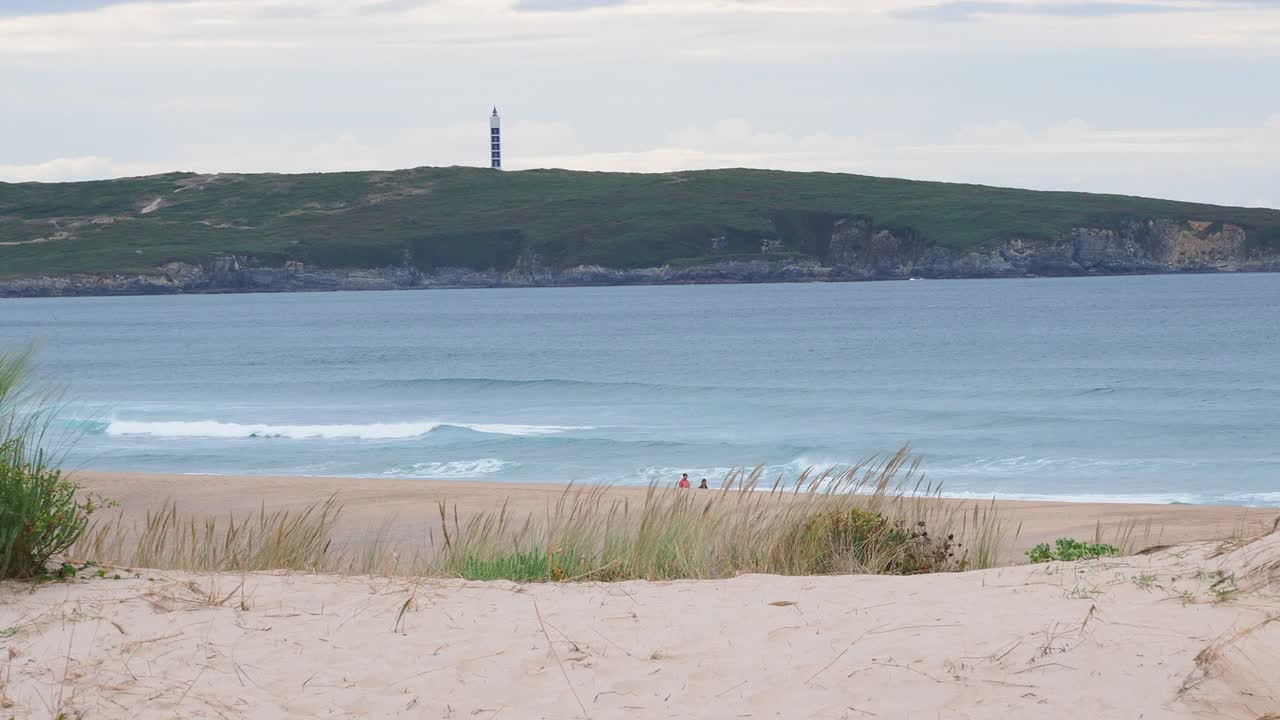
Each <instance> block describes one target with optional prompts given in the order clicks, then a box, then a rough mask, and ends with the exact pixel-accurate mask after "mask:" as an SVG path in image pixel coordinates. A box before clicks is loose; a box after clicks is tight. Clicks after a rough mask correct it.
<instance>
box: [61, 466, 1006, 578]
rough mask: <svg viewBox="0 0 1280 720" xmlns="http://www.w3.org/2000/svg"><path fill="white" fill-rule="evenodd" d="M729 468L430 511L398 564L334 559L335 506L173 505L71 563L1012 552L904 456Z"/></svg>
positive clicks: (816, 563) (818, 559)
mask: <svg viewBox="0 0 1280 720" xmlns="http://www.w3.org/2000/svg"><path fill="white" fill-rule="evenodd" d="M763 482H764V478H763V470H762V469H760V468H757V469H756V470H753V471H749V472H748V471H737V472H734V473H732V474H730V476H729V477H727V478H726V480H725V482H724V483H723V485H722V487H721V488H719V489H717V490H683V491H680V490H674V489H669V488H660V487H657V486H651V487H650V488H649V489H648V491H647V492H646V493H645V495H644V497H643V499H641V500H639V501H636V500H633V499H632V498H629V497H618V496H616V495H613V494H611V493H610V492H609V488H607V487H599V486H592V487H573V486H571V487H569V488H567V489H566V490H565V491H564V492H563V493H562V494H561V495H560V496H559V497H558V498H557V499H556V500H555V501H554V502H553V503H550V504H549V505H548V507H547V508H546V510H545V511H544V512H542V513H534V514H526V515H523V516H517V515H516V514H513V513H511V512H509V511H508V509H507V508H506V507H505V506H504V507H503V508H502V509H500V510H498V511H496V512H482V513H478V514H471V515H466V514H464V511H463V510H460V509H459V508H458V507H456V506H452V505H446V504H444V503H441V504H440V505H439V507H438V512H439V513H440V520H441V528H442V529H443V534H442V536H441V537H440V538H438V539H435V540H433V541H432V542H430V543H425V544H424V545H423V546H422V547H418V548H413V549H412V550H411V552H410V553H408V554H402V552H397V551H403V548H393V547H392V546H391V544H390V543H388V542H387V541H386V540H385V535H384V534H383V533H377V534H375V535H374V537H373V539H372V540H371V541H368V542H364V543H362V544H361V545H360V546H359V547H355V548H349V547H339V546H338V545H337V544H335V543H334V542H333V541H332V540H331V537H332V531H333V528H334V525H335V523H336V521H337V519H338V516H339V513H340V512H341V508H340V507H339V505H338V503H337V500H336V499H335V498H329V499H328V500H326V501H325V502H323V503H318V504H316V505H313V506H311V507H310V508H307V509H305V510H303V511H302V512H300V513H287V512H276V513H268V512H266V511H265V510H263V511H261V512H259V513H258V514H257V515H256V516H253V517H244V518H237V517H234V516H232V517H228V518H226V519H217V518H195V517H186V516H182V515H180V514H179V513H178V512H177V509H176V508H174V507H173V506H172V505H169V506H166V508H165V509H164V510H162V511H160V512H157V513H149V514H148V515H147V516H146V518H145V520H144V521H143V522H142V523H141V524H140V525H138V526H131V525H129V524H128V523H127V522H126V521H125V520H124V519H123V517H115V518H111V519H107V520H105V521H103V522H100V523H97V524H95V525H94V526H93V527H92V528H91V529H90V530H89V532H87V533H86V534H85V536H84V538H83V539H82V540H81V541H80V542H79V543H77V544H76V546H75V547H73V548H72V549H71V551H70V553H69V555H70V556H71V557H73V558H74V559H76V560H77V561H87V562H96V563H99V564H110V565H120V566H128V567H148V568H156V569H175V570H202V571H243V570H272V569H287V570H301V571H315V572H338V573H349V574H358V575H389V574H407V575H419V576H430V577H461V578H465V579H469V580H512V581H516V582H566V581H581V580H593V581H618V580H672V579H684V578H725V577H732V576H734V575H738V574H742V573H770V574H779V575H825V574H840V573H870V574H917V573H928V572H949V571H958V570H965V569H973V568H983V567H990V566H991V565H993V564H994V563H995V561H996V558H997V557H998V556H999V554H1000V547H1001V545H1002V544H1003V543H1004V542H1005V540H1006V539H1007V535H1008V533H1007V532H1006V527H1005V525H1004V524H1003V523H1002V522H1001V520H1000V519H999V517H998V515H997V513H996V511H995V508H994V506H987V505H978V504H975V505H974V506H973V507H972V508H970V507H968V506H966V505H961V504H958V503H940V502H935V500H937V499H938V496H939V492H938V490H939V489H938V488H937V487H936V486H932V485H930V484H928V482H927V481H926V480H925V478H924V476H923V474H922V473H920V469H919V463H918V461H915V460H913V459H912V458H911V457H910V455H909V453H908V451H907V450H906V449H905V448H904V449H903V450H900V451H899V452H897V453H895V454H894V455H892V456H889V457H886V458H880V459H871V460H868V461H867V462H864V463H861V464H859V465H857V466H854V467H847V468H835V469H830V470H826V471H823V472H816V471H807V472H805V473H803V474H801V475H800V477H798V478H796V479H795V480H793V481H790V482H784V480H783V478H778V479H776V480H775V481H774V482H773V483H772V484H770V485H769V486H768V487H764V486H763Z"/></svg>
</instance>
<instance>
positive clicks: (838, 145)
mask: <svg viewBox="0 0 1280 720" xmlns="http://www.w3.org/2000/svg"><path fill="white" fill-rule="evenodd" d="M1277 88H1280V0H1006V1H1001V0H149V1H146V2H139V1H136V0H0V180H3V181H11V182H12V181H66V180H86V179H99V178H110V177H120V176H130V175H143V174H150V173H158V172H168V171H174V170H182V171H195V172H316V171H334V170H368V169H392V168H404V167H416V166H420V165H476V166H487V164H488V134H489V128H488V116H489V112H490V111H491V109H492V107H493V106H495V105H496V106H497V107H498V108H499V110H500V112H501V113H502V118H503V139H504V144H503V155H504V165H505V167H506V168H507V169H509V170H519V169H527V168H537V167H562V168H573V169H582V170H613V171H635V172H656V171H672V170H685V169H697V168H717V167H761V168H776V169H783V170H822V171H831V172H850V173H859V174H866V175H883V176H891V177H907V178H914V179H928V180H944V181H951V182H975V183H983V184H989V185H1003V186H1013V187H1026V188H1034V189H1058V190H1083V191H1091V192H1110V193H1123V194H1133V195H1148V196H1155V197H1167V198H1173V199H1179V200H1191V201H1199V202H1210V203H1219V204H1228V205H1248V206H1264V207H1274V208H1280V90H1277Z"/></svg>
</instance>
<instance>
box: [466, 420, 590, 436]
mask: <svg viewBox="0 0 1280 720" xmlns="http://www.w3.org/2000/svg"><path fill="white" fill-rule="evenodd" d="M458 427H464V428H467V429H468V430H474V431H476V432H478V433H487V434H492V435H515V436H518V437H540V436H544V435H559V434H560V433H566V432H572V431H574V430H594V429H595V428H592V427H590V426H585V425H507V424H502V423H471V424H459V425H458Z"/></svg>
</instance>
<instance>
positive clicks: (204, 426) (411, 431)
mask: <svg viewBox="0 0 1280 720" xmlns="http://www.w3.org/2000/svg"><path fill="white" fill-rule="evenodd" d="M445 426H452V427H460V428H466V429H468V430H472V431H475V432H479V433H486V434H495V435H513V436H518V437H539V436H545V435H558V434H560V433H563V432H569V431H572V430H590V429H591V428H589V427H577V426H567V425H509V424H487V423H475V424H468V423H443V422H437V421H433V420H418V421H414V422H400V423H366V424H334V425H270V424H266V423H231V422H221V421H219V420H175V421H160V422H148V421H140V420H112V421H111V422H110V423H108V425H107V429H106V433H107V434H108V435H115V436H120V435H145V436H150V437H163V438H251V437H259V438H287V439H290V440H308V439H356V440H403V439H408V438H415V437H419V436H422V435H426V434H427V433H429V432H431V431H433V430H436V429H437V428H441V427H445Z"/></svg>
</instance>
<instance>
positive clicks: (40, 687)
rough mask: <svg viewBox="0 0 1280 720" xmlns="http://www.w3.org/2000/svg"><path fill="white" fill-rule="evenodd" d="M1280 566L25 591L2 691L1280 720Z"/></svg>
mask: <svg viewBox="0 0 1280 720" xmlns="http://www.w3.org/2000/svg"><path fill="white" fill-rule="evenodd" d="M1278 561H1280V534H1273V535H1271V536H1270V537H1268V538H1265V539H1263V540H1260V541H1258V542H1255V543H1253V544H1252V545H1248V546H1245V547H1243V548H1237V549H1234V550H1232V549H1230V548H1220V547H1219V546H1218V545H1217V544H1202V545H1196V546H1187V547H1182V548H1177V549H1174V550H1168V551H1163V552H1158V553H1155V554H1151V555H1147V556H1142V557H1134V558H1123V559H1113V560H1105V561H1103V560H1099V561H1088V562H1081V563H1072V564H1062V563H1053V564H1050V565H1041V566H1034V567H1033V566H1026V565H1024V566H1018V567H1007V568H999V569H994V570H987V571H981V572H970V573H953V574H942V575H925V576H913V577H885V576H837V577H776V576H760V575H749V576H741V577H737V578H734V579H730V580H721V581H681V582H668V583H646V582H627V583H617V584H603V583H601V584H598V583H574V584H567V585H564V584H561V585H550V584H541V585H527V586H517V585H513V584H511V583H506V582H492V583H468V582H463V581H448V580H418V581H415V580H408V579H382V578H361V577H331V576H314V575H299V574H266V573H258V574H247V575H240V574H222V575H208V574H190V573H167V572H151V571H143V572H141V573H140V574H139V576H138V577H136V578H126V579H121V580H112V579H97V578H95V579H92V580H87V581H76V582H73V583H70V584H48V585H44V586H40V587H37V588H34V589H32V588H31V587H29V586H25V585H15V584H4V585H0V662H3V663H4V664H3V665H2V666H0V668H2V669H0V705H2V707H3V711H4V712H3V713H2V714H3V715H4V716H6V717H7V716H10V715H12V716H15V717H23V718H27V717H38V718H44V717H67V718H72V717H85V718H138V719H146V718H172V717H191V718H224V719H229V718H248V719H251V720H257V719H261V720H266V719H268V718H315V717H333V718H392V717H405V718H473V717H474V718H495V717H496V718H501V717H509V718H876V717H879V718H921V719H924V718H929V719H936V718H1010V717H1013V718H1031V717H1034V718H1147V719H1152V718H1236V719H1239V720H1260V719H1261V718H1272V717H1276V713H1280V691H1278V690H1277V686H1276V684H1275V678H1276V677H1280V622H1278V620H1280V599H1278V598H1277V590H1280V584H1278V583H1280V571H1278V570H1277V564H1278ZM60 713H61V714H60Z"/></svg>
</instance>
